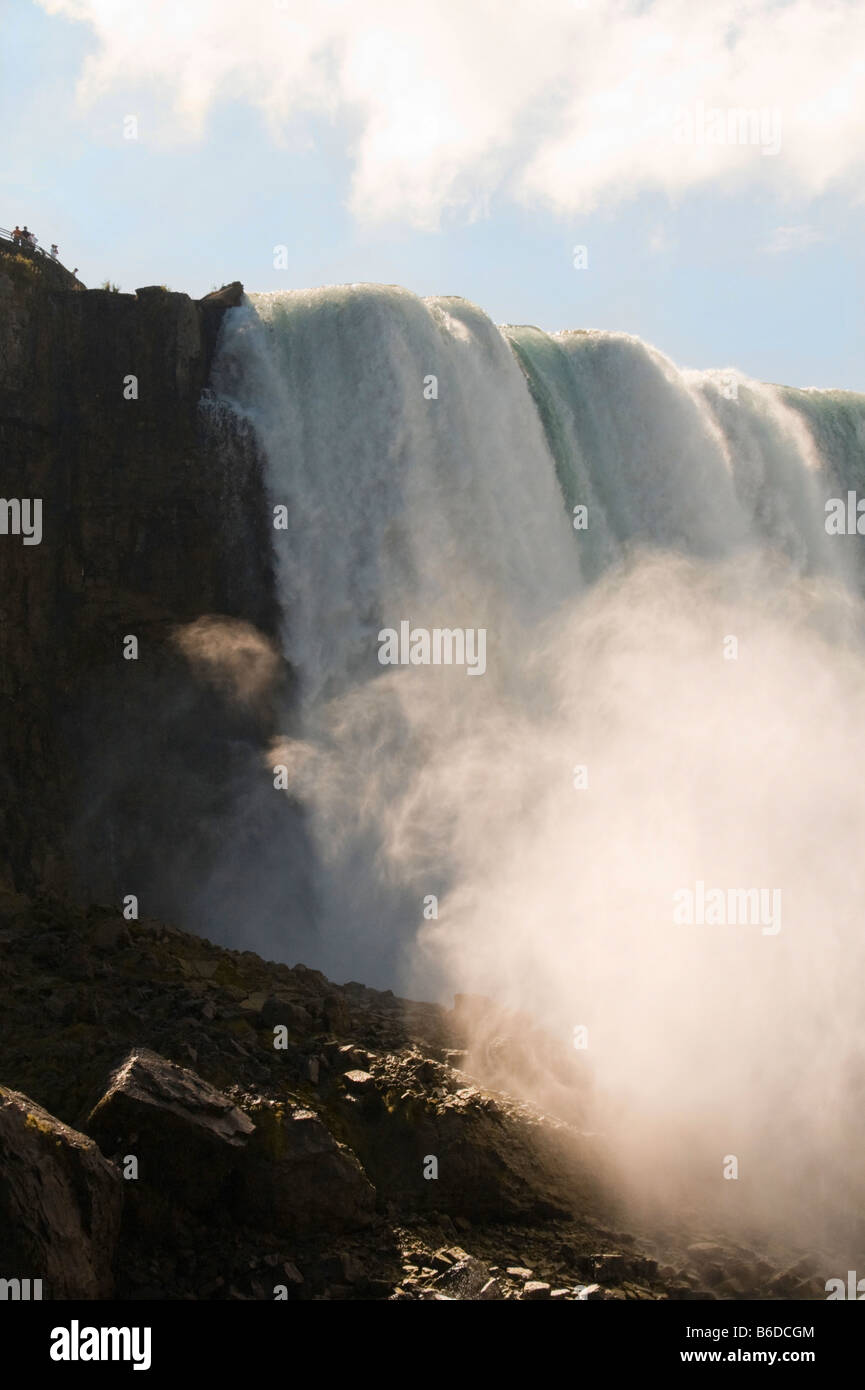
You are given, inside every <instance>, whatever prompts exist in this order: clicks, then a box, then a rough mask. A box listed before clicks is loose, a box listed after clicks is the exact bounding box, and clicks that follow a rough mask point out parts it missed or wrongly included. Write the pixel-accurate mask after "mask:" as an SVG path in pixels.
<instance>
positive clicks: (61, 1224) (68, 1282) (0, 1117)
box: [0, 1086, 123, 1298]
mask: <svg viewBox="0 0 865 1390" xmlns="http://www.w3.org/2000/svg"><path fill="white" fill-rule="evenodd" d="M122 1204H123V1191H122V1179H121V1177H120V1173H119V1171H118V1170H117V1168H116V1167H115V1166H114V1165H113V1164H112V1163H109V1162H108V1161H107V1160H106V1159H105V1158H104V1157H103V1155H102V1154H101V1153H100V1152H99V1150H98V1148H97V1147H96V1145H95V1144H94V1142H93V1141H92V1139H88V1137H87V1136H86V1135H84V1134H79V1133H78V1132H77V1131H76V1130H74V1129H70V1128H69V1126H68V1125H64V1124H62V1123H61V1122H60V1120H57V1119H55V1118H54V1116H53V1115H49V1114H48V1111H47V1110H43V1109H42V1107H41V1106H39V1105H36V1104H35V1103H34V1102H33V1101H32V1100H30V1099H29V1097H27V1096H25V1095H22V1094H21V1093H20V1092H18V1091H10V1090H7V1089H6V1088H5V1087H3V1086H0V1271H2V1274H3V1276H4V1277H11V1278H29V1279H42V1280H43V1281H44V1287H43V1293H42V1296H43V1298H110V1297H111V1295H112V1290H113V1276H112V1262H113V1259H114V1249H115V1245H116V1243H117V1237H118V1234H119V1230H120V1214H121V1208H122Z"/></svg>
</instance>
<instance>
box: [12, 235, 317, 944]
mask: <svg viewBox="0 0 865 1390" xmlns="http://www.w3.org/2000/svg"><path fill="white" fill-rule="evenodd" d="M242 293H243V290H242V286H241V285H239V284H234V285H231V286H228V287H226V288H225V289H223V290H222V291H219V292H218V293H216V294H213V295H210V296H208V297H207V298H206V299H203V300H199V301H194V300H192V299H190V298H188V296H186V295H183V294H175V293H170V292H168V291H167V290H164V289H162V288H159V287H154V288H149V289H143V290H139V291H138V292H137V293H136V294H135V295H130V294H117V293H112V292H109V291H106V290H55V289H52V288H50V287H48V286H47V284H46V283H45V282H44V280H40V279H39V278H38V277H36V276H35V275H32V274H29V273H27V268H26V267H24V268H23V270H22V267H21V265H20V263H15V262H14V261H12V260H10V258H6V257H2V256H0V496H2V497H3V498H5V499H7V500H8V499H19V500H20V499H25V498H29V499H37V498H39V499H42V538H41V543H39V544H32V545H25V544H24V543H23V537H22V536H21V535H14V534H0V742H2V748H3V752H2V758H0V874H2V875H3V876H5V877H7V878H8V879H11V881H12V882H13V883H14V884H15V885H16V886H17V887H19V888H24V889H31V888H33V887H34V886H37V885H42V886H48V887H50V888H51V889H52V890H54V891H56V892H61V893H63V894H64V895H70V896H73V897H77V898H79V899H90V898H93V897H101V898H103V899H108V900H111V899H114V900H117V898H118V897H121V896H124V895H126V894H133V893H134V894H136V895H138V896H140V897H142V898H143V899H144V900H146V903H147V907H148V908H149V909H150V910H158V911H159V912H161V913H164V914H166V915H172V916H174V917H175V918H179V919H180V920H182V921H184V922H185V923H186V924H187V925H191V926H195V927H201V925H202V922H201V921H200V920H199V917H200V915H201V913H202V912H204V911H205V908H204V907H203V906H202V903H203V902H204V901H205V899H206V894H205V893H204V885H206V883H207V882H208V881H209V879H210V876H211V874H212V872H213V870H214V867H215V865H216V864H217V863H218V862H220V861H224V860H225V859H226V844H228V845H229V847H230V845H231V843H232V837H231V835H227V834H226V827H228V826H230V824H231V822H232V819H233V811H234V809H235V807H234V802H235V801H236V799H237V798H238V797H241V798H245V799H249V797H250V796H252V799H253V801H254V803H255V804H254V806H253V811H252V815H251V816H249V817H247V818H246V821H245V823H246V829H245V831H244V834H245V835H246V836H247V840H249V839H250V838H252V839H253V840H255V841H256V843H257V844H258V845H259V846H264V845H269V844H271V843H273V840H274V837H276V838H277V839H278V838H279V836H280V835H281V834H284V835H286V836H287V837H288V839H289V841H292V842H294V841H296V840H297V837H298V836H301V837H302V831H301V828H300V826H299V822H298V818H297V815H296V813H295V812H294V811H293V810H292V808H291V807H289V806H287V803H286V800H285V798H284V797H279V796H277V794H276V793H274V792H273V790H272V784H271V782H270V781H269V780H268V781H267V783H266V784H265V782H264V780H263V774H264V773H265V772H266V768H265V767H264V766H263V763H262V758H263V754H264V750H265V749H266V747H267V745H268V743H269V742H270V740H271V739H272V738H273V737H274V735H275V730H276V727H277V718H278V715H277V711H278V710H280V711H282V710H284V709H285V707H286V703H287V700H286V695H287V686H288V673H287V672H286V670H285V667H284V663H282V662H281V660H280V659H279V657H278V656H276V655H275V651H276V648H275V646H274V642H273V639H274V637H275V634H276V631H277V626H278V621H279V615H278V611H277V606H276V602H275V598H274V587H273V583H272V575H271V550H270V534H271V533H270V523H269V512H268V506H267V500H266V496H265V491H264V486H263V481H262V476H261V469H260V463H259V460H258V458H257V456H256V453H255V450H254V448H253V447H252V444H251V441H250V440H249V438H248V437H245V436H244V434H243V432H242V431H241V430H239V429H238V428H237V427H236V425H234V424H233V423H232V421H231V420H230V419H229V418H228V417H227V416H226V415H225V414H224V413H221V412H220V410H219V408H218V407H217V406H216V405H215V403H213V402H212V401H209V400H208V392H207V382H208V376H209V371H210V365H211V362H212V359H213V355H214V352H215V349H216V344H217V338H218V334H219V330H220V325H221V322H222V319H223V316H224V314H225V313H226V312H227V311H228V310H230V309H231V307H233V306H234V305H237V304H238V303H239V302H240V299H241V296H242ZM132 377H134V378H135V379H136V380H135V382H134V383H133V382H131V381H130V378H132ZM136 396H137V398H136ZM3 511H4V513H5V509H3ZM202 619H207V620H208V621H207V623H205V626H204V628H202V627H201V620H202ZM196 623H198V624H199V626H197V627H196V626H190V625H195V624H196ZM190 634H192V639H194V640H190ZM128 637H135V638H137V642H138V659H137V660H128V659H125V658H124V651H125V650H126V651H127V652H128V651H129V644H128V643H127V641H126V639H127V638H128ZM248 660H253V661H254V660H258V661H259V663H263V665H262V678H261V680H259V681H258V683H257V684H256V687H255V689H254V690H253V691H252V692H250V691H249V690H247V689H240V688H239V685H238V680H237V679H233V677H236V676H237V672H238V669H242V668H243V667H244V666H245V665H246V664H247V662H248ZM241 685H242V682H241ZM260 771H261V773H262V777H259V772H260ZM265 785H266V788H267V792H268V794H267V795H265ZM261 852H264V851H263V850H262V851H261ZM268 852H269V851H268ZM245 853H246V855H247V858H248V857H249V855H250V854H252V857H253V858H255V853H254V847H253V846H252V845H251V844H250V843H247V844H246V845H245ZM228 857H229V859H230V852H229V855H228ZM196 894H198V895H199V897H200V899H201V901H200V902H199V903H198V905H197V906H196V903H195V901H194V900H195V899H196ZM142 906H143V907H144V904H142ZM196 914H198V916H197V915H196ZM215 934H216V935H219V924H217V927H216V931H215Z"/></svg>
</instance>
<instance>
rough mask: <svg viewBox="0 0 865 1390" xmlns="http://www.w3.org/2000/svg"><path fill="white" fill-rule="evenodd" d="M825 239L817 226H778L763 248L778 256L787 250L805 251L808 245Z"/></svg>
mask: <svg viewBox="0 0 865 1390" xmlns="http://www.w3.org/2000/svg"><path fill="white" fill-rule="evenodd" d="M825 240H826V238H825V236H824V235H823V233H822V232H819V231H818V230H817V228H816V227H808V226H801V227H776V228H775V230H774V232H773V233H772V235H771V236H770V237H769V240H768V241H767V242H766V245H765V246H764V247H763V250H764V251H766V252H768V254H769V255H771V256H778V255H782V254H784V253H785V252H787V251H804V250H805V248H806V246H813V245H814V243H815V242H817V241H825Z"/></svg>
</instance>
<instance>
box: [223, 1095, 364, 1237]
mask: <svg viewBox="0 0 865 1390" xmlns="http://www.w3.org/2000/svg"><path fill="white" fill-rule="evenodd" d="M248 1109H249V1113H250V1115H251V1116H252V1118H253V1119H254V1121H255V1134H254V1136H253V1138H252V1140H251V1142H250V1146H249V1154H248V1161H246V1162H245V1164H244V1166H243V1169H242V1173H241V1182H240V1187H239V1194H240V1195H239V1201H240V1203H241V1206H242V1207H243V1210H244V1213H245V1214H246V1215H247V1216H248V1217H249V1219H251V1220H253V1221H260V1222H263V1223H264V1224H266V1225H267V1227H268V1228H269V1229H272V1230H275V1231H279V1232H282V1233H285V1234H288V1235H292V1236H295V1235H303V1234H307V1233H317V1232H321V1231H342V1230H351V1229H353V1228H355V1227H361V1226H365V1225H367V1224H368V1223H369V1222H370V1221H371V1220H372V1218H373V1215H374V1212H375V1188H374V1187H373V1186H372V1184H371V1183H370V1181H369V1179H368V1178H367V1176H366V1173H365V1172H364V1170H363V1168H362V1167H361V1165H360V1163H359V1162H358V1160H357V1158H356V1157H355V1155H354V1154H353V1153H352V1152H351V1150H350V1149H348V1148H346V1147H345V1145H343V1144H339V1143H337V1141H336V1140H335V1139H334V1137H333V1135H332V1134H331V1133H330V1130H329V1129H328V1128H327V1127H326V1125H324V1124H323V1123H322V1121H321V1119H320V1118H319V1116H318V1115H317V1114H316V1113H315V1112H314V1111H313V1110H306V1109H303V1108H302V1107H300V1106H292V1105H290V1104H283V1103H280V1102H276V1101H270V1100H265V1099H261V1100H260V1101H258V1102H257V1103H255V1104H253V1105H251V1106H250V1107H248Z"/></svg>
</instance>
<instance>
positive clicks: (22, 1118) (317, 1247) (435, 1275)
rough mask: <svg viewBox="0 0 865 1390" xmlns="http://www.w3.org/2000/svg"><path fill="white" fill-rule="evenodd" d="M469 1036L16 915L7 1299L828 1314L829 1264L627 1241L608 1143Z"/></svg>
mask: <svg viewBox="0 0 865 1390" xmlns="http://www.w3.org/2000/svg"><path fill="white" fill-rule="evenodd" d="M465 1016H466V1013H465V1010H464V1009H460V1008H455V1009H452V1010H449V1009H445V1008H442V1007H439V1006H436V1005H428V1004H417V1003H411V1002H408V1001H404V1000H400V999H397V998H395V997H394V996H393V995H392V994H391V993H389V992H379V991H376V990H372V989H368V988H365V987H364V986H363V985H361V984H353V983H350V984H346V985H343V986H337V985H334V984H332V983H331V982H329V981H328V980H326V979H325V977H324V976H323V975H321V974H320V973H319V972H317V971H315V970H310V969H307V968H305V967H304V966H302V965H296V966H294V967H293V968H290V967H288V966H286V965H278V964H271V963H268V962H266V961H263V960H261V959H260V958H259V957H258V956H256V955H254V954H252V953H251V952H242V953H238V952H235V951H229V950H224V949H222V948H220V947H218V946H215V945H213V944H211V943H210V942H208V941H206V940H203V939H201V938H199V937H196V936H192V935H188V934H186V933H184V932H181V931H179V930H177V929H176V928H173V927H170V926H166V925H163V924H161V923H157V922H153V921H141V922H138V921H125V920H124V919H123V918H122V916H120V915H119V914H118V913H117V912H115V911H114V910H113V909H111V908H106V907H92V908H90V909H89V910H84V909H81V910H75V909H70V908H69V907H68V906H66V905H64V904H63V903H61V902H60V901H59V900H57V899H56V898H51V897H46V896H41V897H37V898H35V899H30V898H27V897H24V896H22V895H20V894H16V893H14V892H13V891H11V890H6V891H4V892H3V894H2V896H0V1083H2V1084H0V1275H3V1276H5V1277H11V1276H16V1277H20V1278H25V1277H29V1278H41V1279H42V1280H43V1282H44V1296H45V1297H54V1298H76V1297H77V1298H106V1297H116V1298H121V1299H153V1298H156V1299H164V1298H171V1299H183V1298H186V1299H263V1298H264V1299H273V1298H292V1299H298V1298H299V1299H356V1298H360V1299H397V1300H407V1299H434V1300H442V1299H527V1300H535V1299H538V1300H541V1299H553V1300H583V1301H584V1300H587V1299H588V1300H591V1299H596V1298H598V1299H605V1298H606V1299H610V1298H618V1299H621V1298H636V1299H670V1298H673V1299H706V1298H725V1297H726V1298H742V1297H751V1298H773V1297H775V1298H777V1297H799V1298H812V1297H819V1296H822V1287H821V1288H820V1290H818V1289H817V1286H816V1282H815V1279H814V1271H813V1269H812V1268H811V1267H810V1266H809V1265H808V1264H807V1262H803V1263H802V1264H801V1265H798V1266H796V1265H794V1266H793V1267H792V1268H787V1269H783V1270H782V1269H776V1268H774V1267H773V1266H772V1265H771V1263H769V1262H767V1261H765V1260H761V1259H760V1258H759V1257H758V1256H757V1255H756V1254H755V1253H754V1252H753V1251H752V1250H748V1249H745V1248H742V1247H738V1248H734V1247H732V1246H729V1245H721V1244H718V1243H715V1242H713V1241H712V1240H711V1239H704V1240H700V1239H698V1236H699V1232H696V1233H695V1232H694V1230H693V1229H691V1230H689V1231H688V1232H687V1233H686V1232H685V1231H684V1229H683V1230H682V1232H681V1233H680V1234H679V1235H677V1234H676V1233H668V1234H667V1238H666V1240H665V1241H664V1242H663V1243H662V1245H663V1248H662V1246H661V1245H659V1244H658V1242H657V1241H656V1242H655V1243H654V1244H653V1243H652V1241H651V1240H649V1239H648V1238H646V1237H645V1236H641V1235H639V1234H636V1235H635V1234H634V1233H633V1231H632V1230H627V1229H624V1230H623V1229H622V1223H623V1222H624V1221H626V1220H627V1218H626V1217H625V1216H624V1214H623V1212H622V1211H621V1209H620V1208H619V1207H618V1206H617V1203H616V1201H615V1200H614V1198H613V1196H612V1194H611V1193H610V1192H609V1191H607V1190H605V1186H604V1183H603V1177H602V1175H603V1174H604V1172H605V1168H606V1164H605V1159H604V1154H603V1147H602V1144H601V1142H600V1140H599V1139H597V1138H595V1137H592V1136H590V1135H585V1134H582V1133H580V1132H579V1131H578V1130H577V1129H575V1128H574V1127H572V1126H569V1125H567V1124H564V1123H563V1122H561V1121H559V1120H556V1119H554V1118H552V1117H550V1116H548V1115H544V1114H542V1113H540V1112H539V1111H537V1110H535V1109H533V1108H532V1107H530V1106H527V1105H524V1104H521V1103H519V1102H517V1101H516V1100H514V1099H513V1098H512V1097H509V1096H508V1095H506V1094H503V1093H501V1092H495V1091H492V1090H490V1089H488V1087H487V1086H485V1085H484V1084H482V1082H481V1081H480V1080H479V1079H478V1077H477V1076H476V1075H473V1074H471V1073H470V1072H469V1071H468V1070H466V1069H465V1068H466V1066H467V1062H468V1055H467V1053H466V1050H465V1044H466V1037H465V1033H464V1020H465ZM504 1042H505V1043H506V1044H507V1045H508V1046H509V1047H510V1048H511V1050H513V1049H514V1048H517V1047H518V1046H519V1039H518V1038H516V1037H514V1038H510V1039H504ZM567 1065H568V1063H567V1059H566V1058H564V1057H562V1058H560V1059H559V1067H560V1072H561V1074H562V1075H564V1073H565V1071H566V1069H567ZM433 1172H436V1173H437V1175H436V1176H433V1175H432V1174H433Z"/></svg>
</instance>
